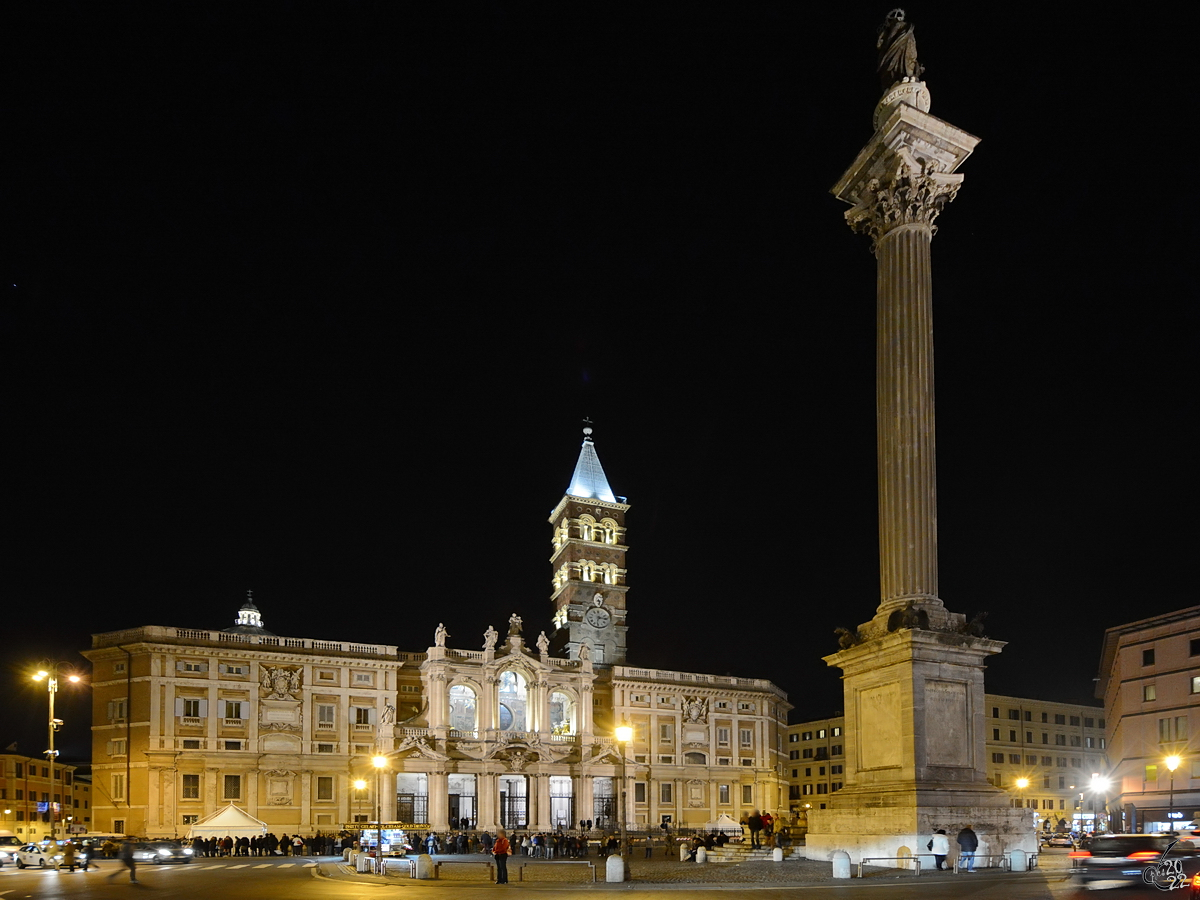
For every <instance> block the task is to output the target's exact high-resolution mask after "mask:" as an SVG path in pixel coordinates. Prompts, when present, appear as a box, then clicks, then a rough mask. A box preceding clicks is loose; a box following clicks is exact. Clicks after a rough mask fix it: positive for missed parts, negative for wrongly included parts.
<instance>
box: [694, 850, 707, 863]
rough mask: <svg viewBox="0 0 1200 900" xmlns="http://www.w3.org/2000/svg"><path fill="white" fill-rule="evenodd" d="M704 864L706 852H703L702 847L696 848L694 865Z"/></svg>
mask: <svg viewBox="0 0 1200 900" xmlns="http://www.w3.org/2000/svg"><path fill="white" fill-rule="evenodd" d="M706 862H708V851H707V850H705V849H704V848H703V847H697V848H696V864H697V865H704V864H705V863H706Z"/></svg>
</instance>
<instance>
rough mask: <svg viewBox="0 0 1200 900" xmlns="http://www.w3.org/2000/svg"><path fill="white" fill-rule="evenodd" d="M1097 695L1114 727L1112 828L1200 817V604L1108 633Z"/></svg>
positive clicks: (1171, 824) (1164, 825)
mask: <svg viewBox="0 0 1200 900" xmlns="http://www.w3.org/2000/svg"><path fill="white" fill-rule="evenodd" d="M1096 696H1097V697H1100V698H1102V699H1103V700H1104V712H1105V717H1106V719H1107V724H1108V760H1109V770H1108V775H1109V778H1110V779H1111V782H1112V786H1111V788H1110V791H1111V803H1110V813H1111V814H1112V817H1113V827H1114V828H1116V829H1119V830H1126V831H1133V830H1138V831H1161V830H1167V829H1169V828H1170V829H1175V828H1179V827H1180V825H1181V824H1184V823H1189V822H1194V821H1195V819H1196V817H1197V816H1198V815H1200V752H1198V751H1197V743H1196V739H1195V738H1193V737H1192V735H1193V734H1195V733H1196V730H1197V727H1200V725H1192V724H1191V723H1192V719H1193V718H1196V717H1197V716H1198V714H1200V606H1193V607H1189V608H1187V609H1181V610H1177V611H1176V612H1171V613H1166V614H1164V615H1160V616H1154V617H1152V618H1149V619H1141V620H1139V621H1137V622H1130V623H1129V624H1127V625H1120V626H1117V627H1115V628H1110V629H1108V630H1107V631H1106V632H1105V633H1104V644H1103V649H1102V651H1101V659H1100V671H1099V678H1098V679H1097V682H1096Z"/></svg>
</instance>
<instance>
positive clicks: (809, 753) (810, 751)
mask: <svg viewBox="0 0 1200 900" xmlns="http://www.w3.org/2000/svg"><path fill="white" fill-rule="evenodd" d="M801 756H803V757H804V758H805V759H812V758H813V748H812V747H805V748H804V752H803V753H802V754H801Z"/></svg>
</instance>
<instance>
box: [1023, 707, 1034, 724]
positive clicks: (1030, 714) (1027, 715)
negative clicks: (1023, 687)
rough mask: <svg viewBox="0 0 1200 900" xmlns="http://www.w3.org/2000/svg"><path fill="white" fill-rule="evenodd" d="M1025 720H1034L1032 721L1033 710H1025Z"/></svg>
mask: <svg viewBox="0 0 1200 900" xmlns="http://www.w3.org/2000/svg"><path fill="white" fill-rule="evenodd" d="M1025 721H1026V722H1032V721H1033V713H1032V712H1030V711H1029V710H1025Z"/></svg>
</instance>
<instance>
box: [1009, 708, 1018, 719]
mask: <svg viewBox="0 0 1200 900" xmlns="http://www.w3.org/2000/svg"><path fill="white" fill-rule="evenodd" d="M1008 717H1009V718H1010V719H1016V720H1018V721H1020V719H1021V711H1020V710H1019V709H1010V710H1009V711H1008Z"/></svg>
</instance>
